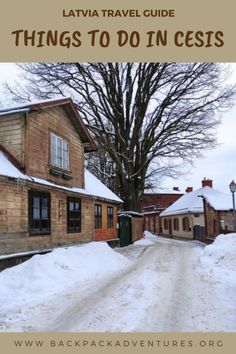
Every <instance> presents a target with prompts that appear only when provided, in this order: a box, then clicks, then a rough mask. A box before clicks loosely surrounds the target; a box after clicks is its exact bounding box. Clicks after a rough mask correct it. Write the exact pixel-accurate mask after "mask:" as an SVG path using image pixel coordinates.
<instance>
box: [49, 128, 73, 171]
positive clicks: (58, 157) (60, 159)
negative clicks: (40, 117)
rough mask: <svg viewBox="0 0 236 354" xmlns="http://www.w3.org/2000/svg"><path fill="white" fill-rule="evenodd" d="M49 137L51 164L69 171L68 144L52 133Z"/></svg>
mask: <svg viewBox="0 0 236 354" xmlns="http://www.w3.org/2000/svg"><path fill="white" fill-rule="evenodd" d="M50 137H51V158H50V162H51V164H52V165H53V166H56V167H59V168H62V169H64V170H69V142H68V141H67V140H66V139H64V138H62V137H60V136H58V135H56V134H54V133H51V134H50Z"/></svg>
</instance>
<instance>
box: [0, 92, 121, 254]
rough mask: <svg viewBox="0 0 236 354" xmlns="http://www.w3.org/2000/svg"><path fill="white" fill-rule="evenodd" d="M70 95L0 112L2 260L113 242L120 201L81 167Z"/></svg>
mask: <svg viewBox="0 0 236 354" xmlns="http://www.w3.org/2000/svg"><path fill="white" fill-rule="evenodd" d="M95 149H96V147H95V144H94V142H93V139H92V137H91V136H90V134H89V132H88V130H87V128H86V126H85V125H84V123H83V121H82V119H81V118H80V115H79V113H78V111H77V110H76V108H75V106H74V104H73V102H72V101H71V99H70V98H63V99H56V100H47V101H44V102H38V103H30V104H26V105H21V106H17V107H12V108H8V109H1V110H0V255H3V254H10V253H15V252H29V251H36V250H45V249H51V248H54V247H57V246H61V245H71V244H78V243H82V242H89V241H99V240H112V239H115V238H117V210H118V206H119V205H120V204H121V203H122V201H121V200H120V199H119V198H118V197H117V196H116V195H115V194H114V193H112V192H111V191H110V190H109V189H108V188H107V187H106V186H104V185H103V184H102V183H101V182H100V181H99V180H98V179H97V178H96V177H95V176H93V175H92V174H91V173H89V172H88V171H85V168H84V153H86V152H91V151H94V150H95Z"/></svg>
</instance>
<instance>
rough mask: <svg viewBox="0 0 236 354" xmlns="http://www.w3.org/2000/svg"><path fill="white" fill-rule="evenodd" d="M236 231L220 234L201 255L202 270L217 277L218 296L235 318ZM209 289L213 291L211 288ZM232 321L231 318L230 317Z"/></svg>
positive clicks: (229, 315) (214, 277) (213, 277)
mask: <svg viewBox="0 0 236 354" xmlns="http://www.w3.org/2000/svg"><path fill="white" fill-rule="evenodd" d="M235 255H236V233H234V234H228V235H219V236H217V238H216V240H215V241H214V243H213V244H212V245H209V246H206V247H205V249H204V251H203V253H202V255H201V257H200V264H201V266H202V267H201V269H200V272H201V273H202V274H203V275H204V276H206V277H210V278H212V279H215V281H216V284H217V287H218V296H219V299H221V300H220V301H221V302H222V304H224V305H223V307H224V308H225V309H226V308H228V311H229V314H228V317H232V321H233V320H235V308H236V307H235V306H236V302H235V293H236V257H235ZM209 291H211V290H210V289H209ZM228 319H229V321H231V319H230V318H228Z"/></svg>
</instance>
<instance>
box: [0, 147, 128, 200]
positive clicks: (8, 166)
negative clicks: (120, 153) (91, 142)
mask: <svg viewBox="0 0 236 354" xmlns="http://www.w3.org/2000/svg"><path fill="white" fill-rule="evenodd" d="M0 175H1V176H6V177H12V178H17V179H18V178H19V179H21V180H26V181H31V182H35V183H38V184H42V185H46V186H50V187H53V188H59V189H63V190H66V191H69V192H73V193H78V194H81V195H86V196H92V197H95V198H100V199H105V200H109V201H112V202H116V203H119V204H120V203H123V201H122V200H121V199H120V198H119V197H118V196H117V195H116V194H115V193H113V192H112V191H111V190H110V189H109V188H107V187H106V186H105V185H104V184H103V183H102V182H101V181H100V180H99V179H97V178H96V177H95V176H94V175H93V174H92V173H91V172H89V171H87V170H85V188H76V187H66V186H62V185H59V184H56V183H53V182H50V181H47V180H45V179H43V178H38V177H35V176H28V175H25V174H23V173H22V172H20V171H19V170H18V169H17V168H16V167H15V166H14V165H13V163H12V162H11V161H10V160H9V159H8V157H7V156H6V155H5V154H4V153H3V152H2V151H0Z"/></svg>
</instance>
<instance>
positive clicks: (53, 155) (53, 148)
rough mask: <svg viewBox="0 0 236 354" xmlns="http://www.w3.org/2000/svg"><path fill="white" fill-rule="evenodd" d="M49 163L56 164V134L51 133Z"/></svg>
mask: <svg viewBox="0 0 236 354" xmlns="http://www.w3.org/2000/svg"><path fill="white" fill-rule="evenodd" d="M51 163H52V164H53V165H57V136H56V135H55V134H52V133H51Z"/></svg>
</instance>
